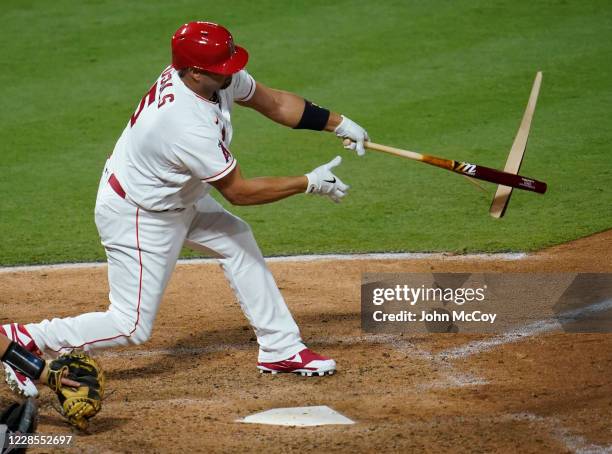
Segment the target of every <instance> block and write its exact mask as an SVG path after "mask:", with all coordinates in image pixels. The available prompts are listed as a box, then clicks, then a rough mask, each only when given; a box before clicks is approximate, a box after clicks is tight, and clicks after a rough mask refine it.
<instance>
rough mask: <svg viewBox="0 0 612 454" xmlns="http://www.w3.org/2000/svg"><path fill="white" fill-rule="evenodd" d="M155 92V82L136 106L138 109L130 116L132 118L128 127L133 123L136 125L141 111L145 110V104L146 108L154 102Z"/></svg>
mask: <svg viewBox="0 0 612 454" xmlns="http://www.w3.org/2000/svg"><path fill="white" fill-rule="evenodd" d="M156 92H157V82H155V83H154V84H153V86H152V87H151V88H150V90H149V91H148V92H147V94H146V95H144V96H143V98H142V99H141V100H140V104H138V108H137V109H136V112H134V114H133V115H132V118H130V127H132V126H134V123H136V120H138V117H139V116H140V114H141V113H142V109H144V108H145V103H146V105H147V106H150V105H151V104H153V102H154V101H155V93H156Z"/></svg>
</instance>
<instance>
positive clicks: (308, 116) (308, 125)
mask: <svg viewBox="0 0 612 454" xmlns="http://www.w3.org/2000/svg"><path fill="white" fill-rule="evenodd" d="M304 101H305V104H304V113H302V118H300V122H299V123H298V124H297V125H296V126H294V127H293V129H312V130H314V131H322V130H323V129H324V128H325V125H326V124H327V121H328V120H329V110H327V109H324V108H322V107H319V106H317V105H316V104H313V103H311V102H310V101H308V100H307V99H305V100H304Z"/></svg>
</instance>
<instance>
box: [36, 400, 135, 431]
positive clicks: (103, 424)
mask: <svg viewBox="0 0 612 454" xmlns="http://www.w3.org/2000/svg"><path fill="white" fill-rule="evenodd" d="M102 406H104V403H103V404H102ZM130 421H131V420H130V418H118V417H116V416H113V417H105V416H99V415H98V416H96V417H95V418H94V419H92V420H91V422H90V425H89V427H88V428H87V430H86V431H80V430H77V429H74V428H72V426H71V425H70V424H69V423H68V422H66V421H65V420H64V419H63V417H62V416H60V415H53V414H49V415H43V414H39V416H38V422H39V424H44V425H46V426H52V427H57V428H58V429H66V428H69V429H71V430H72V431H73V432H74V433H75V434H76V435H78V436H84V435H85V436H87V435H91V434H101V433H105V432H111V431H114V430H117V429H119V428H121V427H122V426H124V425H126V424H127V423H128V422H130Z"/></svg>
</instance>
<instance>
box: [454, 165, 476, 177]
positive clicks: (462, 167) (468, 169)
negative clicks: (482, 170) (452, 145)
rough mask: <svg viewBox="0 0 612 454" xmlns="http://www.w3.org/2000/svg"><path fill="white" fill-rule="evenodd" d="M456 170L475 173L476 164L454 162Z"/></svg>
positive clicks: (469, 173)
mask: <svg viewBox="0 0 612 454" xmlns="http://www.w3.org/2000/svg"><path fill="white" fill-rule="evenodd" d="M454 170H456V171H457V172H461V173H466V174H468V175H475V174H476V164H470V163H469V162H458V163H455V169H454Z"/></svg>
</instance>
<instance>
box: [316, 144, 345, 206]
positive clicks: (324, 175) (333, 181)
mask: <svg viewBox="0 0 612 454" xmlns="http://www.w3.org/2000/svg"><path fill="white" fill-rule="evenodd" d="M341 162H342V158H341V157H340V156H336V157H335V158H334V159H332V160H331V161H330V162H328V163H327V164H323V165H322V166H319V167H317V168H316V169H314V170H313V171H312V172H310V173H307V174H306V177H307V178H308V188H307V189H306V194H320V195H326V196H328V197H329V198H330V199H332V200H333V201H334V202H336V203H339V202H340V199H342V198H343V197H344V196H345V195H346V193H347V192H348V189H349V187H350V186H349V185H346V184H344V183H343V182H342V181H341V180H340V178H338V177H337V176H336V175H334V174H333V173H332V170H331V169H333V168H334V167H336V166H338V165H340V163H341Z"/></svg>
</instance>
